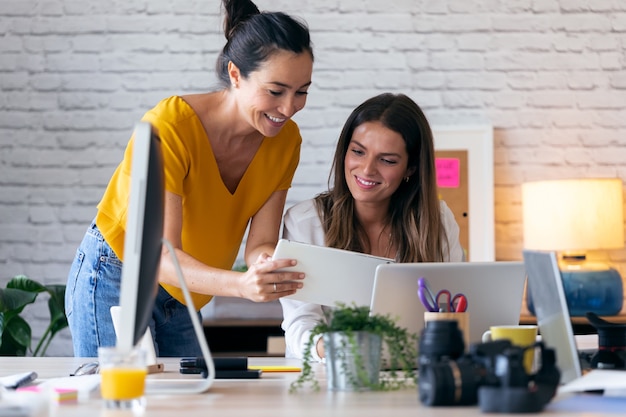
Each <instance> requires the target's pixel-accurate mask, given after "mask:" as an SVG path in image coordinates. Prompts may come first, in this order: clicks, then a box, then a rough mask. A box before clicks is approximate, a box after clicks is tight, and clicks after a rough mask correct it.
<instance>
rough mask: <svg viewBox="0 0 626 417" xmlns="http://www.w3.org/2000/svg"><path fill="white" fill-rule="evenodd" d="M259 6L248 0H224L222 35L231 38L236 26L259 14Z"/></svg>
mask: <svg viewBox="0 0 626 417" xmlns="http://www.w3.org/2000/svg"><path fill="white" fill-rule="evenodd" d="M260 13H261V12H260V11H259V8H258V7H257V6H256V5H255V4H254V3H252V2H251V1H250V0H224V15H225V16H224V36H226V39H227V40H230V38H232V36H233V33H234V31H235V30H237V27H238V26H239V25H240V24H242V23H244V22H245V21H246V20H248V19H250V18H251V17H252V16H256V15H258V14H260Z"/></svg>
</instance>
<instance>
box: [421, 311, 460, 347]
mask: <svg viewBox="0 0 626 417" xmlns="http://www.w3.org/2000/svg"><path fill="white" fill-rule="evenodd" d="M435 320H454V321H456V322H457V323H458V326H459V330H461V333H463V342H464V343H465V349H466V350H467V349H469V343H470V332H469V313H467V312H464V313H447V312H437V311H425V312H424V327H426V323H428V322H429V321H435Z"/></svg>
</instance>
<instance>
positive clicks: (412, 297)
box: [370, 262, 526, 348]
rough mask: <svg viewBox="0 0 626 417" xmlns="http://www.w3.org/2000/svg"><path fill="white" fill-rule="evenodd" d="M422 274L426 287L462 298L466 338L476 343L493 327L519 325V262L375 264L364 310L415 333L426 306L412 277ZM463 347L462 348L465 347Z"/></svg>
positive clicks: (521, 280) (523, 278)
mask: <svg viewBox="0 0 626 417" xmlns="http://www.w3.org/2000/svg"><path fill="white" fill-rule="evenodd" d="M420 277H424V278H426V280H427V281H428V284H429V286H430V288H431V289H432V291H433V292H434V293H435V294H436V293H437V292H438V291H439V290H442V289H447V290H449V291H450V292H451V293H452V294H453V295H454V294H457V293H462V294H464V295H465V296H466V297H467V300H468V306H467V312H468V313H469V341H470V343H480V342H481V340H482V335H483V332H485V331H486V330H488V329H489V327H491V326H494V325H514V324H519V318H520V312H521V309H522V299H523V294H524V283H525V281H526V272H525V270H524V263H523V262H434V263H402V264H386V265H380V266H379V267H378V268H377V270H376V277H375V280H374V290H373V294H372V300H371V305H370V309H371V312H372V313H379V314H389V315H390V316H391V317H392V318H397V323H398V325H400V326H401V327H405V328H406V329H407V330H408V331H409V332H412V333H416V334H418V335H419V334H420V333H421V331H422V329H423V328H424V312H425V311H426V307H424V305H423V304H422V303H421V302H420V299H419V297H418V296H417V288H418V284H417V281H418V279H419V278H420ZM466 348H467V347H466Z"/></svg>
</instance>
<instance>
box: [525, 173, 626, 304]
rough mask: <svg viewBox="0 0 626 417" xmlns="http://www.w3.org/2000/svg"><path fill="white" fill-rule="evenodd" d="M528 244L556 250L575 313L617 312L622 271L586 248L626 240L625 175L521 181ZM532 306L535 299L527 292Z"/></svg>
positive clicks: (618, 244)
mask: <svg viewBox="0 0 626 417" xmlns="http://www.w3.org/2000/svg"><path fill="white" fill-rule="evenodd" d="M522 204H523V221H524V229H523V230H524V248H525V249H530V250H546V251H556V252H557V254H558V256H559V269H560V271H561V278H562V279H563V287H564V289H565V297H566V299H567V305H568V308H569V311H570V315H571V316H584V315H585V313H586V312H588V311H592V312H594V313H596V314H598V315H604V316H612V315H616V314H618V313H619V312H620V311H621V309H622V304H623V298H624V294H623V284H622V278H621V276H620V274H619V272H618V271H617V270H616V269H614V268H612V267H611V266H610V265H609V264H608V263H606V262H603V261H591V260H588V259H587V256H586V251H589V250H607V249H618V248H621V247H623V246H624V216H623V197H622V181H621V180H620V179H616V178H601V179H600V178H599V179H591V178H588V179H569V180H551V181H534V182H527V183H524V184H522ZM527 304H528V309H529V310H530V312H531V313H533V314H534V311H533V310H532V300H531V299H530V297H527Z"/></svg>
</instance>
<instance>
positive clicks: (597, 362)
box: [586, 312, 626, 369]
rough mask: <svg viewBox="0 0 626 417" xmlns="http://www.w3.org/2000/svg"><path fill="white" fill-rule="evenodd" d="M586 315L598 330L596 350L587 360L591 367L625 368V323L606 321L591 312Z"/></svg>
mask: <svg viewBox="0 0 626 417" xmlns="http://www.w3.org/2000/svg"><path fill="white" fill-rule="evenodd" d="M586 316H587V319H588V320H589V323H591V325H592V326H593V327H595V329H596V330H597V331H598V350H597V351H596V352H595V353H594V354H593V355H592V356H591V359H590V361H589V362H590V366H591V368H597V369H626V325H624V324H620V323H611V322H608V321H606V320H604V319H602V318H600V317H599V316H598V315H597V314H596V313H593V312H588V313H587V314H586Z"/></svg>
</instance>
